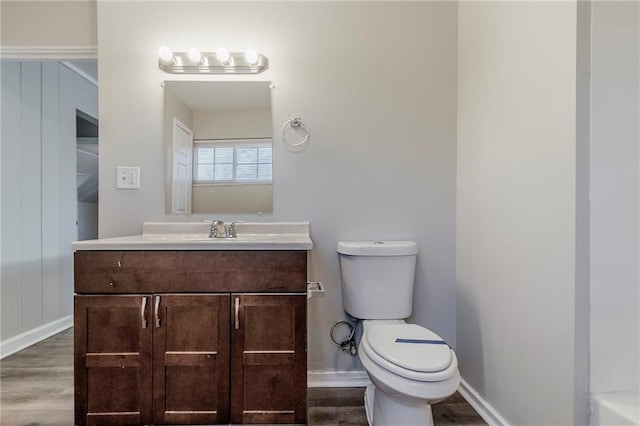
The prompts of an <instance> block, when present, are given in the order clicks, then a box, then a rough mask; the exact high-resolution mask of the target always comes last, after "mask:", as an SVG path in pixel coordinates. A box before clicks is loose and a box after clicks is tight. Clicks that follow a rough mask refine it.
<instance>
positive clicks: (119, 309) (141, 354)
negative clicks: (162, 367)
mask: <svg viewBox="0 0 640 426" xmlns="http://www.w3.org/2000/svg"><path fill="white" fill-rule="evenodd" d="M150 299H151V298H150V296H140V295H135V296H133V295H132V296H129V295H127V296H76V297H75V310H74V325H75V331H74V334H75V336H74V339H75V352H76V355H75V365H74V376H75V393H76V425H96V426H97V425H121V426H124V425H139V424H149V423H150V422H151V398H150V395H149V389H150V387H151V380H150V379H151V339H152V332H151V327H150V326H149V325H150V324H149V323H148V315H149V314H150V309H149V307H148V306H146V305H147V304H146V303H145V302H148V301H149V300H150ZM145 321H147V322H146V324H145ZM145 325H146V326H147V327H146V328H144V326H145Z"/></svg>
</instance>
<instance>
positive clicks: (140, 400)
mask: <svg viewBox="0 0 640 426" xmlns="http://www.w3.org/2000/svg"><path fill="white" fill-rule="evenodd" d="M198 225H200V224H198ZM302 228H304V226H303V227H302ZM302 228H300V229H302ZM143 229H144V228H143ZM147 229H153V228H149V227H147ZM258 229H262V228H258ZM283 229H285V230H289V231H290V230H291V229H293V230H296V231H298V230H300V229H299V228H295V227H294V228H283ZM244 230H245V231H247V230H249V231H251V230H254V231H255V229H252V228H251V225H247V226H246V227H245V228H244ZM268 231H273V229H268ZM216 240H218V241H216ZM73 248H74V249H75V250H76V251H75V258H74V260H75V265H74V277H75V293H76V295H75V311H74V314H75V316H74V325H75V345H74V346H75V370H74V374H75V401H76V407H75V412H76V415H75V420H76V425H103V424H104V425H160V424H228V423H234V424H248V423H298V424H305V423H306V383H307V377H306V286H307V250H309V249H310V248H311V240H310V239H309V236H308V224H306V236H305V235H304V232H299V233H294V232H290V233H289V234H288V236H286V235H285V233H277V232H270V233H267V232H264V233H262V234H259V233H249V232H245V233H244V234H243V233H242V231H241V227H239V228H238V238H237V239H234V241H230V239H224V240H223V239H212V238H209V237H208V235H201V234H189V233H187V234H184V233H180V234H177V233H174V234H158V233H156V234H151V233H147V234H145V233H144V231H143V234H142V235H140V236H134V237H120V238H111V239H103V240H91V241H85V242H78V243H74V245H73Z"/></svg>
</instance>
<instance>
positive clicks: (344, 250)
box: [338, 241, 418, 256]
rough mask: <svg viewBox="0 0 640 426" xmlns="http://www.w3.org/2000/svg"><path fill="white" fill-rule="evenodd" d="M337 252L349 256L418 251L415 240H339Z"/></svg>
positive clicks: (407, 253) (384, 254) (412, 252)
mask: <svg viewBox="0 0 640 426" xmlns="http://www.w3.org/2000/svg"><path fill="white" fill-rule="evenodd" d="M338 253H340V254H346V255H349V256H410V255H414V254H417V253H418V244H417V243H416V242H415V241H359V242H339V243H338Z"/></svg>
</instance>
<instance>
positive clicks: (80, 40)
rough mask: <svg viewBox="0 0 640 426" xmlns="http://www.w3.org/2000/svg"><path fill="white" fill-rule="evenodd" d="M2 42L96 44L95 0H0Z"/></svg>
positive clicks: (67, 44) (22, 43)
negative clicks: (0, 0)
mask: <svg viewBox="0 0 640 426" xmlns="http://www.w3.org/2000/svg"><path fill="white" fill-rule="evenodd" d="M0 40H2V45H3V46H32V47H33V46H38V47H41V46H66V47H70V46H75V47H89V46H96V45H97V44H98V43H97V32H96V1H95V0H73V1H50V0H47V1H23V0H18V1H12V0H2V2H1V3H0Z"/></svg>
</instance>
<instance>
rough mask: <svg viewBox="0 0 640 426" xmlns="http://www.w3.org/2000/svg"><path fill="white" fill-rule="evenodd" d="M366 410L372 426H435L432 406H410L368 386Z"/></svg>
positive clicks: (365, 402)
mask: <svg viewBox="0 0 640 426" xmlns="http://www.w3.org/2000/svg"><path fill="white" fill-rule="evenodd" d="M364 408H365V411H366V413H367V421H368V422H369V425H370V426H433V414H432V412H431V405H430V404H419V405H409V404H406V401H405V402H404V403H403V402H399V401H398V400H396V399H395V398H393V397H392V396H390V395H387V394H385V393H384V392H382V391H380V390H377V389H376V388H375V386H374V385H372V384H371V385H369V386H367V388H366V390H365V393H364Z"/></svg>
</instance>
